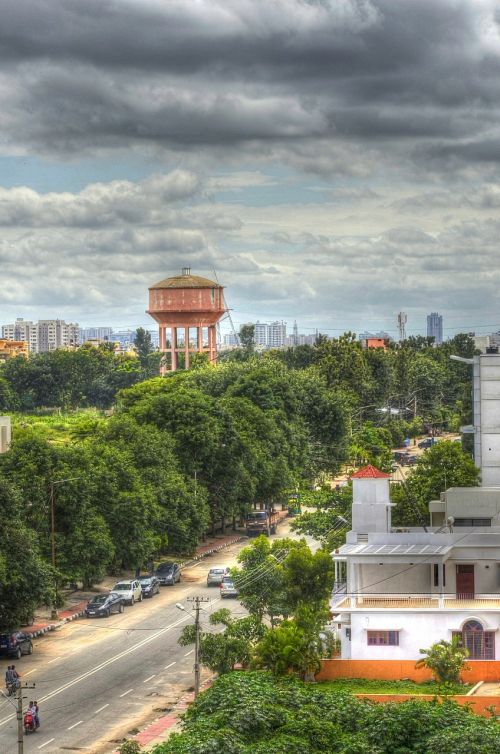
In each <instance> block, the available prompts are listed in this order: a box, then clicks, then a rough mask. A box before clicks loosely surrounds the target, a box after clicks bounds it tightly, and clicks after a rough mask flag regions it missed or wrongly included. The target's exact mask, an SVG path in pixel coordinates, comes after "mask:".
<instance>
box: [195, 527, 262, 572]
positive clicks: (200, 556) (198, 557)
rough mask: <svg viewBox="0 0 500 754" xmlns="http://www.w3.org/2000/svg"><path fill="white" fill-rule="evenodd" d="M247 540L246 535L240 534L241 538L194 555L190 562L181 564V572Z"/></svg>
mask: <svg viewBox="0 0 500 754" xmlns="http://www.w3.org/2000/svg"><path fill="white" fill-rule="evenodd" d="M245 539H247V537H246V535H243V534H240V535H239V536H235V537H231V539H229V540H226V541H225V542H222V543H220V544H217V545H216V546H214V547H210V549H208V550H205V551H203V552H200V553H198V554H197V555H193V557H192V558H189V560H185V561H184V562H183V563H182V564H181V570H182V569H183V568H189V566H190V565H191V564H192V563H197V562H198V561H199V560H203V558H206V557H208V556H209V555H213V554H214V553H216V552H220V551H221V550H224V549H225V548H226V547H230V546H231V545H235V544H237V543H238V542H242V541H243V540H245ZM214 544H215V543H214Z"/></svg>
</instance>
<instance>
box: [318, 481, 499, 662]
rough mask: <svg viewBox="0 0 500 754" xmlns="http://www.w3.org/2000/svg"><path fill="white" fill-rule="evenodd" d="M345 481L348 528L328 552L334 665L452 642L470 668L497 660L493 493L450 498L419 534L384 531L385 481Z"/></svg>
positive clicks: (387, 510) (387, 527)
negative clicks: (349, 484) (336, 632)
mask: <svg viewBox="0 0 500 754" xmlns="http://www.w3.org/2000/svg"><path fill="white" fill-rule="evenodd" d="M352 480H353V504H352V530H351V531H350V532H349V533H348V535H347V538H346V543H345V544H344V545H342V546H341V547H340V548H338V550H335V552H334V553H332V557H333V560H334V563H335V588H334V593H333V597H332V603H331V607H332V610H333V612H334V613H335V615H336V617H335V621H336V623H337V624H338V626H339V627H340V635H341V645H342V649H341V652H342V658H343V659H355V660H376V659H378V660H398V659H399V660H417V659H419V658H420V657H421V654H420V649H422V648H426V647H429V646H431V644H434V643H435V642H438V641H441V640H442V639H445V640H447V641H449V640H451V639H452V637H453V636H457V637H458V638H459V640H460V641H461V643H463V644H464V646H466V647H467V649H468V650H469V660H470V661H474V660H492V659H495V658H496V657H500V635H499V634H500V488H490V489H489V490H486V489H485V488H483V489H481V491H480V492H479V494H478V490H477V488H474V487H473V488H460V489H458V488H456V489H451V490H448V491H447V493H446V495H444V496H443V500H440V501H435V503H434V507H436V505H437V504H439V505H438V507H440V510H435V511H434V514H435V515H437V514H439V519H438V521H433V522H432V523H433V524H435V523H440V525H439V526H431V525H429V526H428V527H427V531H425V530H424V528H423V527H421V528H417V527H415V528H413V527H409V528H402V527H392V525H391V507H392V505H391V503H390V497H389V475H388V474H384V473H382V472H380V471H378V469H375V468H373V467H371V466H369V467H366V468H365V469H361V470H360V471H359V472H357V473H356V474H354V475H353V477H352ZM432 505H433V504H431V510H432ZM434 514H433V515H434Z"/></svg>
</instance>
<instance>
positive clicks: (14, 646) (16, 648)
mask: <svg viewBox="0 0 500 754" xmlns="http://www.w3.org/2000/svg"><path fill="white" fill-rule="evenodd" d="M30 654H33V643H32V641H31V636H30V635H29V634H25V633H23V632H22V631H15V632H14V633H13V634H0V656H2V655H3V656H4V657H15V659H16V660H19V659H20V658H21V655H30Z"/></svg>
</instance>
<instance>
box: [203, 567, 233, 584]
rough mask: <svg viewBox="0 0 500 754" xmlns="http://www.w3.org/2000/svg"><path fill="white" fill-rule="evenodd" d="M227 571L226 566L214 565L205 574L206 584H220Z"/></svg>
mask: <svg viewBox="0 0 500 754" xmlns="http://www.w3.org/2000/svg"><path fill="white" fill-rule="evenodd" d="M228 573H229V567H228V566H214V567H213V568H211V569H210V570H209V572H208V574H207V586H220V585H221V582H222V579H223V578H224V576H227V575H228Z"/></svg>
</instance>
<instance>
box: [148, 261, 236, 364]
mask: <svg viewBox="0 0 500 754" xmlns="http://www.w3.org/2000/svg"><path fill="white" fill-rule="evenodd" d="M225 312H226V304H225V301H224V288H223V286H222V285H219V283H215V282H214V281H213V280H208V278H202V277H199V276H198V275H191V269H190V268H189V267H184V268H183V270H182V273H181V274H180V275H175V276H174V277H171V278H165V280H160V282H159V283H156V284H155V285H152V286H151V287H150V288H149V309H148V310H147V313H148V314H149V315H151V317H153V319H155V320H156V322H158V325H159V332H160V351H163V352H164V353H166V354H168V356H167V359H166V362H167V363H166V364H165V365H164V367H163V371H166V370H168V371H175V370H176V369H177V368H178V367H179V366H181V365H182V363H184V366H185V368H186V369H188V368H189V360H190V354H193V353H206V354H207V355H208V358H209V360H210V362H212V363H215V361H216V359H217V338H216V330H215V327H216V324H217V322H218V321H219V320H220V318H221V317H222V316H223V315H224V314H225Z"/></svg>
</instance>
